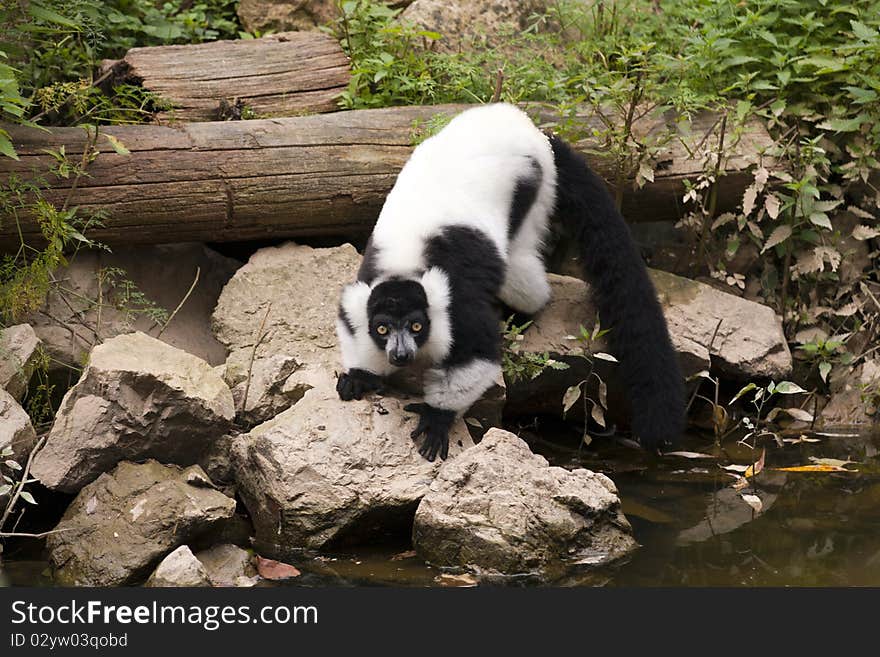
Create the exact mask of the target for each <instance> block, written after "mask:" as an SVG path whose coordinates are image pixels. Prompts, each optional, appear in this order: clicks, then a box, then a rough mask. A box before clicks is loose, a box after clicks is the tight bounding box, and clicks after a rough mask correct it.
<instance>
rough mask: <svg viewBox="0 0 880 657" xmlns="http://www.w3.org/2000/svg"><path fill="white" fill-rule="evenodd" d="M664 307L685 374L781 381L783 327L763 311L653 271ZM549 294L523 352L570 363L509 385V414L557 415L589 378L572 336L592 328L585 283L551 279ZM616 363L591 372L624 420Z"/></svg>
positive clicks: (598, 344) (786, 366) (599, 345)
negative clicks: (602, 383) (569, 393)
mask: <svg viewBox="0 0 880 657" xmlns="http://www.w3.org/2000/svg"><path fill="white" fill-rule="evenodd" d="M650 274H651V278H652V279H653V281H654V286H655V287H656V289H657V294H658V296H659V298H660V302H661V304H662V306H663V313H664V315H665V317H666V322H667V325H668V326H669V333H670V336H671V338H672V343H673V346H674V347H675V349H676V351H677V352H678V355H679V362H680V364H681V369H682V373H683V375H684V376H686V377H688V376H691V375H693V374H696V373H697V372H699V371H701V370H711V371H712V372H713V373H715V374H717V375H719V376H721V377H723V378H727V379H731V380H738V381H746V380H751V379H755V378H770V379H776V380H780V379H782V378H785V377H786V376H788V375H789V373H790V372H791V365H792V361H791V352H790V351H789V349H788V343H787V342H786V339H785V335H784V334H783V331H782V322H781V320H780V318H779V317H778V316H777V315H776V313H775V312H774V311H773V310H772V309H771V308H768V307H767V306H764V305H761V304H759V303H755V302H754V301H748V300H746V299H742V298H740V297H737V296H734V295H732V294H727V293H725V292H721V291H719V290H716V289H715V288H713V287H710V286H709V285H705V284H703V283H697V282H695V281H692V280H689V279H687V278H682V277H680V276H675V275H674V274H669V273H666V272H661V271H657V270H650ZM549 280H550V285H551V287H552V291H553V296H552V298H551V300H550V303H549V304H548V305H547V306H546V307H545V308H544V309H543V310H542V311H541V312H540V313H539V314H538V316H537V317H536V318H535V321H534V324H533V325H532V326H530V327H529V328H528V329H527V330H526V332H525V333H524V335H523V340H522V341H521V342H520V343H519V344H518V346H517V350H518V351H519V352H521V353H528V354H543V353H545V352H546V353H549V354H550V355H551V356H553V357H554V358H555V359H556V360H560V361H562V362H564V363H566V364H568V365H570V368H569V369H567V370H552V369H548V370H546V371H545V372H544V373H542V374H541V375H539V376H538V377H537V378H535V379H533V380H520V381H517V382H515V383H512V384H509V386H508V391H507V395H508V409H507V410H508V411H510V412H514V413H521V414H530V413H556V414H558V413H560V412H561V411H562V398H563V395H564V394H565V391H566V389H567V388H568V387H569V386H571V385H575V384H577V383H578V382H579V381H581V380H583V379H584V378H586V377H587V376H588V374H589V367H588V365H587V362H586V361H585V360H584V359H583V358H580V357H579V356H580V355H582V354H583V344H582V343H581V342H579V341H578V340H575V339H573V336H579V335H580V327H582V326H583V327H584V328H586V329H587V330H592V328H593V326H594V325H595V323H596V309H595V306H593V304H592V303H591V302H590V301H589V298H590V297H589V285H588V284H587V283H585V282H584V281H582V280H579V279H576V278H572V277H568V276H559V275H556V274H550V275H549ZM605 347H606V345H605V342H604V340H603V339H601V338H600V339H599V340H597V341H595V342H594V343H593V344H592V350H593V351H594V352H599V351H602V350H603V349H604V348H605ZM616 369H617V368H616V366H615V365H614V364H613V363H608V362H607V361H599V360H597V361H596V371H597V372H598V373H599V374H600V376H601V377H602V379H603V380H605V381H606V383H607V384H608V398H609V400H610V401H611V404H610V406H611V409H612V413H611V417H612V419H613V420H614V421H616V422H619V423H626V417H625V415H626V413H622V414H621V413H617V416H616V417H615V414H616V411H621V410H622V408H623V407H625V406H626V403H625V401H624V400H625V399H626V393H625V391H624V390H622V387H621V382H620V381H618V378H617V375H616Z"/></svg>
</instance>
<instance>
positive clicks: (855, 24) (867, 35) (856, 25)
mask: <svg viewBox="0 0 880 657" xmlns="http://www.w3.org/2000/svg"><path fill="white" fill-rule="evenodd" d="M849 24H850V25H851V26H852V29H853V34H855V35H856V38H858V39H861V40H862V41H870V40H871V39H876V38H877V37H878V36H880V34H878V32H877V30H875V29H872V28H870V27H868V26H867V25H865V24H864V23H860V22H859V21H850V22H849Z"/></svg>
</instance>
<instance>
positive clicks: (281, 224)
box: [0, 105, 770, 249]
mask: <svg viewBox="0 0 880 657" xmlns="http://www.w3.org/2000/svg"><path fill="white" fill-rule="evenodd" d="M463 108H464V106H453V105H445V106H432V107H396V108H387V109H378V110H358V111H351V112H336V113H331V114H321V115H313V116H303V117H292V118H279V119H262V120H250V121H226V122H212V123H181V124H177V125H175V126H172V127H167V126H155V125H138V126H112V127H106V128H101V133H100V135H99V136H98V139H97V147H98V149H99V150H100V155H98V157H97V158H96V159H95V160H94V162H92V163H91V164H90V165H89V166H88V175H87V176H83V177H81V178H80V179H79V180H78V181H77V182H76V184H74V180H73V179H72V178H69V179H64V178H59V179H57V180H53V182H52V187H51V188H50V189H47V190H46V191H45V192H44V195H45V196H46V198H48V199H49V200H51V201H54V202H56V203H59V204H60V203H64V202H65V201H66V202H67V203H68V207H73V206H79V207H80V208H81V210H82V211H83V212H88V211H96V210H104V211H105V212H106V218H105V219H104V226H103V227H96V228H93V229H91V230H90V232H89V236H90V237H91V238H93V239H96V240H98V241H100V242H104V243H106V244H111V245H112V244H132V243H167V242H180V241H186V240H195V241H238V240H249V239H256V238H286V237H302V236H320V235H344V236H362V235H364V234H366V233H368V232H369V231H370V229H371V228H372V226H373V223H374V222H375V220H376V217H377V215H378V212H379V209H380V208H381V206H382V202H383V200H384V198H385V195H386V194H387V193H388V191H389V190H390V189H391V186H392V184H393V183H394V180H395V177H396V175H397V172H398V171H399V170H400V168H401V166H403V164H404V162H406V159H407V158H408V156H409V154H410V152H411V151H412V148H413V143H414V140H415V139H416V136H417V133H418V132H419V130H420V129H419V127H418V126H419V125H420V124H422V125H424V124H425V123H426V122H427V121H428V120H429V119H431V118H432V117H434V116H435V115H437V114H439V113H444V114H454V113H456V112H458V111H459V110H461V109H463ZM715 122H716V121H715V119H714V118H713V116H712V115H706V116H705V117H698V118H697V119H696V120H695V122H694V125H695V126H708V125H714V123H715ZM6 129H7V130H8V131H9V133H10V135H11V138H12V140H13V143H14V144H15V145H16V148H17V149H18V152H19V155H20V156H21V160H20V161H14V160H11V159H9V158H0V183H2V182H5V181H7V180H8V179H9V176H10V175H11V174H17V175H19V176H21V177H24V178H28V177H32V176H33V175H34V172H38V173H39V174H40V175H42V176H43V177H46V178H48V177H49V176H47V175H46V173H45V172H46V171H47V169H48V166H49V164H50V163H51V162H52V161H53V159H52V158H51V157H50V156H48V155H47V154H46V153H45V151H46V150H47V149H49V150H58V149H59V148H60V147H62V146H63V147H64V149H65V152H66V154H67V155H68V156H72V157H73V158H76V159H77V160H78V159H79V157H78V154H81V153H82V152H83V149H84V147H85V145H86V144H87V134H86V131H85V130H84V129H82V128H56V129H53V130H52V132H51V133H47V132H44V131H40V130H36V129H31V128H23V127H20V126H6ZM693 134H694V135H695V138H697V137H699V136H700V135H699V132H698V128H697V127H695V128H694V129H693ZM108 135H112V136H113V137H115V138H116V139H118V140H119V141H120V142H121V143H122V144H123V145H124V146H125V147H126V148H127V149H128V150H129V151H130V152H131V154H130V155H120V154H117V153H116V152H114V151H113V149H112V148H111V143H110V141H109V140H108V138H107V137H108ZM704 141H705V140H704ZM769 142H770V139H769V137H768V136H767V134H766V132H765V131H763V129H762V128H760V127H754V128H750V132H749V131H747V134H746V136H745V137H744V138H742V139H741V140H740V142H739V146H738V149H739V151H738V154H735V155H734V156H732V157H728V158H727V159H726V160H725V162H724V167H722V168H724V169H726V174H727V175H725V176H722V177H721V178H720V179H719V191H720V193H719V197H718V205H717V207H718V211H719V212H721V211H723V210H725V209H732V208H733V207H735V206H736V204H737V203H738V202H739V201H740V199H741V197H742V193H743V190H744V189H745V187H746V186H747V185H748V184H749V182H750V181H751V178H752V175H751V173H749V172H747V168H748V167H749V166H750V165H751V164H752V162H753V161H754V157H753V156H754V154H755V153H756V152H757V151H758V149H759V148H760V147H761V146H766V144H768V143H769ZM590 145H592V146H593V147H596V146H597V145H596V143H595V142H593V143H592V144H589V143H587V142H582V143H580V144H579V146H581V147H586V146H590ZM587 157H588V159H589V160H590V162H591V164H592V165H593V166H594V167H595V169H596V170H597V171H598V172H599V173H600V174H602V175H603V176H604V177H605V178H606V180H614V179H615V175H616V174H615V171H616V169H615V163H614V161H613V160H612V159H609V158H608V157H605V156H603V155H601V154H600V155H596V154H595V153H590V152H588V153H587ZM657 159H658V161H659V164H658V165H655V172H654V182H653V183H648V184H647V185H645V186H644V187H643V188H641V189H637V188H635V186H634V185H633V184H632V183H631V182H629V181H628V182H627V183H626V188H625V190H624V191H625V193H624V197H623V199H624V202H623V212H624V216H626V218H627V219H628V220H630V221H659V220H669V219H675V218H677V217H679V216H680V214H681V212H682V208H681V197H682V195H683V193H684V180H685V179H687V178H690V179H695V178H696V176H697V175H698V174H699V173H700V172H701V171H703V170H704V168H705V166H706V164H705V161H703V160H701V159H700V158H694V157H691V156H690V155H689V154H688V153H687V151H686V149H684V148H683V147H674V145H670V146H669V147H665V150H663V151H662V152H660V154H659V157H658V158H657ZM19 231H20V233H21V235H22V237H23V238H24V240H25V241H26V242H29V243H39V241H40V230H39V227H38V226H37V225H36V223H35V221H34V220H33V218H32V217H29V216H21V214H20V216H19V217H18V220H17V221H16V220H14V219H13V218H12V217H5V218H2V220H0V249H10V248H17V246H18V244H19Z"/></svg>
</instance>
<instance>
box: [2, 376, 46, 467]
mask: <svg viewBox="0 0 880 657" xmlns="http://www.w3.org/2000/svg"><path fill="white" fill-rule="evenodd" d="M36 443H37V434H36V432H35V431H34V426H33V425H32V424H31V419H30V418H29V417H28V414H27V413H25V412H24V409H23V408H22V407H21V406H19V405H18V402H17V401H15V399H14V398H13V397H12V395H10V394H9V393H8V392H6V391H5V390H2V389H0V452H3V450H5V449H6V448H7V447H11V448H12V458H13V459H15V460H16V461H18V462H19V463H21V464H24V462H25V461H26V460H27V457H28V454H30V453H31V450H32V449H33V448H34V445H36ZM0 481H2V480H0Z"/></svg>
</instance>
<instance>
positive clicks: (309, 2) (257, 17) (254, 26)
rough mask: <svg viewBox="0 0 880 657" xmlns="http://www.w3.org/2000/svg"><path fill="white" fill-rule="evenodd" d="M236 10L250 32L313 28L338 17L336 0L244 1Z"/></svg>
mask: <svg viewBox="0 0 880 657" xmlns="http://www.w3.org/2000/svg"><path fill="white" fill-rule="evenodd" d="M236 13H238V18H239V20H240V21H241V24H242V25H243V26H244V28H245V29H246V30H247V31H248V32H267V31H271V32H284V31H286V30H313V29H315V28H316V27H318V26H320V25H325V24H327V23H329V22H330V21H332V20H333V19H334V18H336V16H337V10H336V1H335V0H241V2H239V3H238V7H237V9H236Z"/></svg>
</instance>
